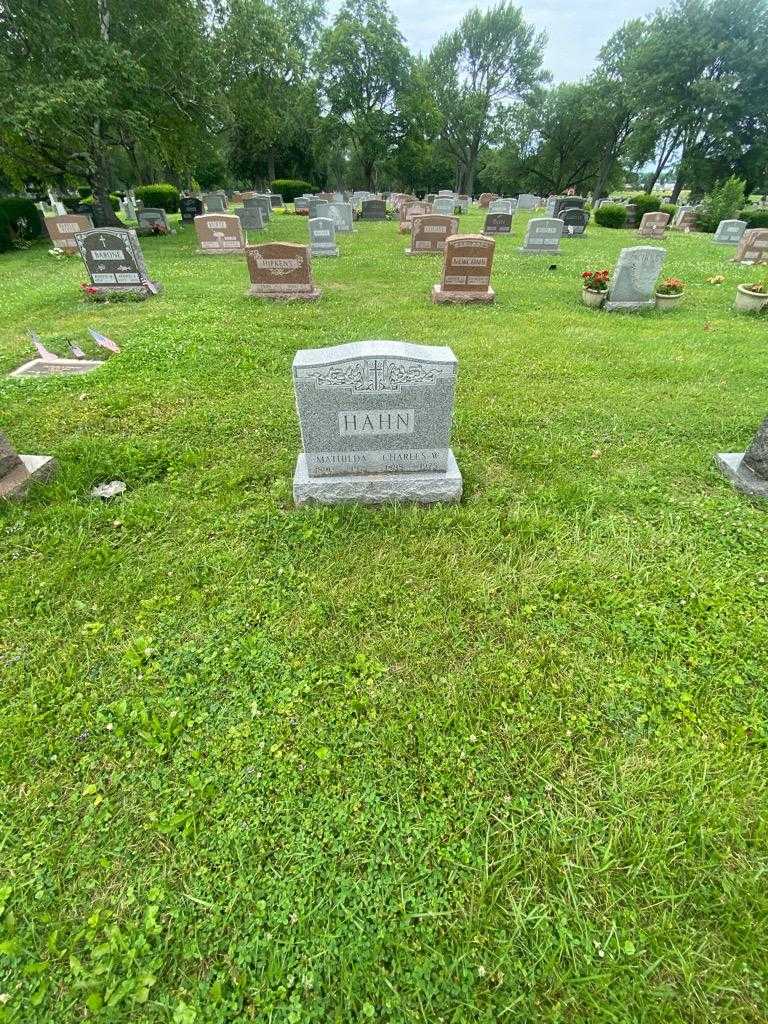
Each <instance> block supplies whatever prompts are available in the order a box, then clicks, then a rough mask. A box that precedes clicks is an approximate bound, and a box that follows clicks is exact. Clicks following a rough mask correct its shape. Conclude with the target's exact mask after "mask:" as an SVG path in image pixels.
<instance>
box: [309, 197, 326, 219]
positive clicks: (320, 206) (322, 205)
mask: <svg viewBox="0 0 768 1024" xmlns="http://www.w3.org/2000/svg"><path fill="white" fill-rule="evenodd" d="M330 206H331V204H330V203H329V202H328V200H327V199H320V198H318V197H317V196H311V197H310V199H309V216H310V219H312V218H313V217H328V216H329V215H330V213H329V211H330Z"/></svg>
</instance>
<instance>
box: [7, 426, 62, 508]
mask: <svg viewBox="0 0 768 1024" xmlns="http://www.w3.org/2000/svg"><path fill="white" fill-rule="evenodd" d="M57 468H58V466H57V464H56V460H55V459H53V458H51V457H50V456H48V455H19V454H18V452H17V451H16V449H15V448H14V447H13V445H12V444H11V442H10V441H9V440H8V438H7V437H6V436H5V434H3V433H2V431H0V500H3V499H6V500H8V499H18V498H23V497H24V495H25V494H26V493H27V491H28V489H29V486H30V484H31V483H32V482H33V481H35V480H39V481H41V482H44V481H46V480H50V479H51V477H52V476H53V475H54V473H55V472H56V470H57Z"/></svg>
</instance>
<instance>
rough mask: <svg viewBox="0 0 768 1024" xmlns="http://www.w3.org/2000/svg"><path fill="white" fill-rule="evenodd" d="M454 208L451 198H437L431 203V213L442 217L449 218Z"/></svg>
mask: <svg viewBox="0 0 768 1024" xmlns="http://www.w3.org/2000/svg"><path fill="white" fill-rule="evenodd" d="M455 206H456V203H455V201H454V199H453V198H452V197H451V196H438V197H437V198H436V199H435V201H434V202H433V203H432V212H433V213H439V214H442V215H443V216H444V217H450V216H451V214H452V213H453V210H454V207H455Z"/></svg>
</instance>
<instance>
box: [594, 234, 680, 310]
mask: <svg viewBox="0 0 768 1024" xmlns="http://www.w3.org/2000/svg"><path fill="white" fill-rule="evenodd" d="M646 216H647V214H646ZM665 216H666V214H665ZM666 255H667V250H666V249H657V248H656V247H655V246H651V245H636V246H634V247H632V248H630V249H622V250H621V252H620V253H619V259H618V262H617V264H616V266H615V267H614V270H613V274H612V276H611V281H610V284H609V285H608V297H607V300H606V302H605V305H604V306H603V309H607V310H610V311H615V310H622V311H625V312H634V311H636V310H641V309H653V307H654V305H655V303H654V297H653V296H654V286H655V284H656V281H657V280H658V278H659V274H660V273H661V265H662V263H663V262H664V257H665V256H666Z"/></svg>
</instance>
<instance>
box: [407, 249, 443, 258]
mask: <svg viewBox="0 0 768 1024" xmlns="http://www.w3.org/2000/svg"><path fill="white" fill-rule="evenodd" d="M444 252H445V249H415V250H414V249H411V248H408V249H406V250H405V255H406V256H442V255H443V253H444Z"/></svg>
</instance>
